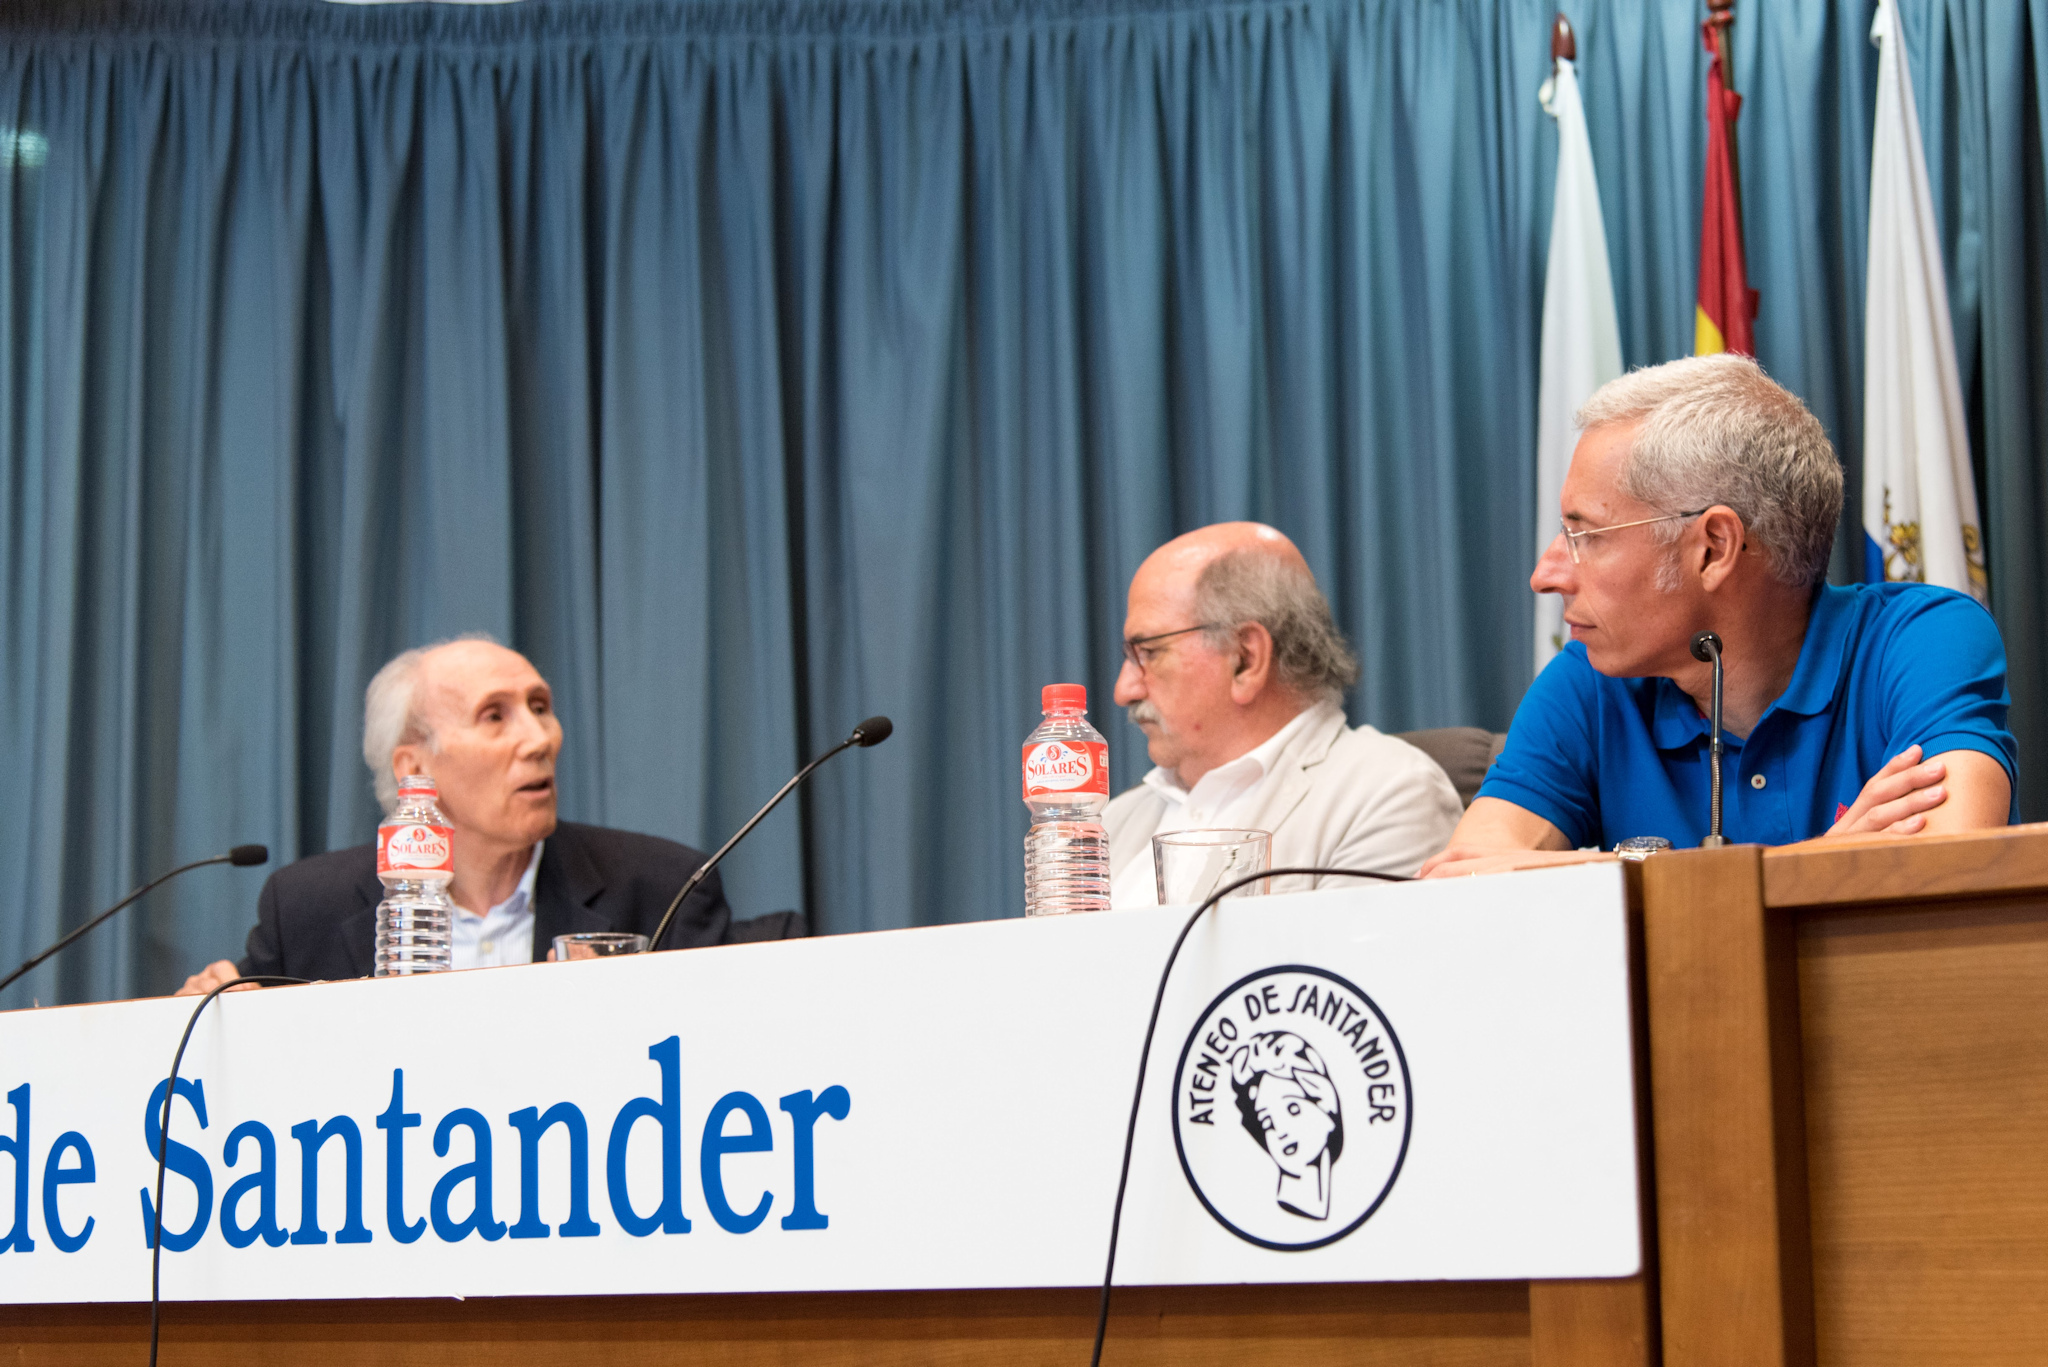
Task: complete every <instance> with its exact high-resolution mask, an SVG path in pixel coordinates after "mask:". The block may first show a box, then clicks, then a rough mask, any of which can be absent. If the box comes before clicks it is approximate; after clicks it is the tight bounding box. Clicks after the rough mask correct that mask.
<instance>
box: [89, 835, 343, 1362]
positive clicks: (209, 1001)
mask: <svg viewBox="0 0 2048 1367" xmlns="http://www.w3.org/2000/svg"><path fill="white" fill-rule="evenodd" d="M164 876H165V877H166V878H168V877H169V876H170V875H169V874H166V875H164ZM159 881H161V880H159ZM117 910H118V908H117ZM244 986H255V987H305V986H307V980H306V979H304V978H287V977H284V976H283V975H282V974H276V973H263V974H258V975H256V976H255V977H251V978H237V979H235V980H234V981H233V982H231V983H222V984H221V985H220V986H219V987H216V988H214V989H213V991H211V992H209V993H207V994H206V996H205V997H203V998H201V999H200V1002H199V1005H197V1006H195V1007H193V1008H192V1018H191V1019H190V1020H188V1021H186V1022H185V1033H184V1035H183V1036H182V1037H180V1039H179V1040H178V1052H177V1053H176V1054H175V1055H173V1056H172V1058H171V1076H170V1080H169V1081H168V1082H166V1083H164V1109H163V1114H162V1116H161V1117H160V1119H161V1121H162V1123H161V1125H160V1126H159V1127H158V1130H157V1146H156V1219H155V1221H154V1227H153V1228H152V1229H151V1230H150V1235H149V1367H156V1346H157V1330H158V1328H159V1324H160V1320H159V1314H158V1312H159V1311H160V1310H161V1309H162V1307H163V1268H164V1168H165V1166H166V1165H167V1162H168V1160H169V1158H170V1154H171V1102H172V1101H174V1100H175V1099H176V1098H177V1095H178V1069H179V1068H181V1067H183V1066H184V1063H185V1046H186V1045H188V1044H190V1043H191V1042H192V1027H193V1026H195V1025H197V1024H199V1013H200V1012H202V1011H204V1010H205V1009H206V1008H207V1007H209V1006H211V1005H213V999H214V998H215V997H218V996H219V995H220V994H221V993H223V992H225V991H227V990H228V989H229V988H231V987H244Z"/></svg>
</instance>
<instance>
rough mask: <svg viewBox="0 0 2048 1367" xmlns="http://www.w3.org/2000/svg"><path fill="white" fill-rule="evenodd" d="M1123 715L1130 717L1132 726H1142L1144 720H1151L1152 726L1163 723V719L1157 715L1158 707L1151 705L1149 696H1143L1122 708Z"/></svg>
mask: <svg viewBox="0 0 2048 1367" xmlns="http://www.w3.org/2000/svg"><path fill="white" fill-rule="evenodd" d="M1124 715H1125V716H1127V717H1129V718H1130V719H1131V724H1132V725H1133V726H1143V725H1144V724H1145V723H1146V722H1151V723H1152V724H1153V725H1154V726H1159V725H1162V724H1163V719H1162V718H1161V717H1160V715H1159V709H1158V708H1156V707H1154V706H1153V705H1152V700H1151V699H1150V698H1143V699H1140V700H1139V701H1137V702H1134V703H1132V704H1131V705H1130V706H1129V707H1126V708H1125V709H1124Z"/></svg>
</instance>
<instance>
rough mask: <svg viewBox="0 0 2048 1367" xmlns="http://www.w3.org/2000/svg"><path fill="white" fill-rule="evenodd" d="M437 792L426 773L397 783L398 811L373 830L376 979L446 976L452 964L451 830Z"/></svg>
mask: <svg viewBox="0 0 2048 1367" xmlns="http://www.w3.org/2000/svg"><path fill="white" fill-rule="evenodd" d="M440 798H441V790H440V789H439V788H438V787H436V786H435V784H434V780H433V779H431V778H428V777H427V776H426V775H425V774H408V775H407V776H406V777H404V778H402V779H400V780H398V806H397V807H396V808H395V809H394V810H393V811H392V813H391V815H390V816H388V817H386V818H384V821H383V823H382V824H381V825H379V826H378V827H377V877H378V878H379V879H380V880H381V881H382V882H383V884H384V900H383V901H381V902H379V903H378V904H377V970H376V976H377V977H380V978H393V977H402V976H405V975H407V974H412V973H445V972H447V971H448V969H449V968H450V967H451V965H452V955H453V952H454V941H453V935H452V932H453V923H454V920H455V908H454V906H453V905H451V904H450V903H449V901H448V883H449V880H450V879H452V878H454V877H455V831H454V829H453V828H452V827H450V826H449V824H448V818H447V817H446V816H443V815H442V814H441V801H440Z"/></svg>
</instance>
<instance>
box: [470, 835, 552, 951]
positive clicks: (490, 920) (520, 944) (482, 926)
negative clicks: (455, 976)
mask: <svg viewBox="0 0 2048 1367" xmlns="http://www.w3.org/2000/svg"><path fill="white" fill-rule="evenodd" d="M545 844H547V841H545V840H536V841H535V842H534V844H533V857H532V858H531V859H529V860H527V861H526V872H525V873H524V874H523V875H521V877H520V879H519V886H518V887H516V888H514V889H512V895H511V896H510V897H507V898H506V899H505V900H504V901H502V902H500V903H498V905H496V906H494V907H492V908H491V909H490V910H489V911H487V912H485V913H484V914H483V915H481V916H479V915H477V914H476V913H475V912H473V911H470V910H468V909H467V908H464V907H457V908H455V925H454V927H453V935H452V936H451V938H452V940H453V942H454V943H453V946H452V949H453V956H452V957H453V960H454V967H456V968H498V967H500V966H502V965H504V964H530V963H532V962H533V880H534V876H535V875H536V874H538V873H539V872H540V851H541V847H542V846H543V845H545Z"/></svg>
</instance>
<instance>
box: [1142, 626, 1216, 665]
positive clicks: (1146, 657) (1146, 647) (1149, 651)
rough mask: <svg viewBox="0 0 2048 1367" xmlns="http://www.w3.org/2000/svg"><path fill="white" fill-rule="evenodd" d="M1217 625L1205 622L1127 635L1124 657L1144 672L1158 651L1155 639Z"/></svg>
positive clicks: (1167, 637) (1185, 633)
mask: <svg viewBox="0 0 2048 1367" xmlns="http://www.w3.org/2000/svg"><path fill="white" fill-rule="evenodd" d="M1215 627H1216V623H1214V622H1203V623H1202V624H1201V625H1200V626H1192V627H1182V628H1181V629H1180V630H1178V631H1162V632H1160V633H1159V634H1158V635H1157V636H1126V637H1125V638H1124V658H1125V659H1126V660H1129V661H1130V662H1131V664H1132V665H1133V666H1134V667H1136V669H1137V671H1138V672H1139V673H1140V674H1143V673H1144V672H1145V667H1146V666H1147V665H1149V664H1150V663H1151V662H1152V656H1153V655H1154V654H1155V653H1156V651H1155V649H1154V647H1153V645H1152V643H1153V642H1154V641H1164V640H1167V639H1169V638H1170V637H1174V636H1185V635H1187V634H1188V633H1189V632H1191V631H1211V630H1214V629H1215Z"/></svg>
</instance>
